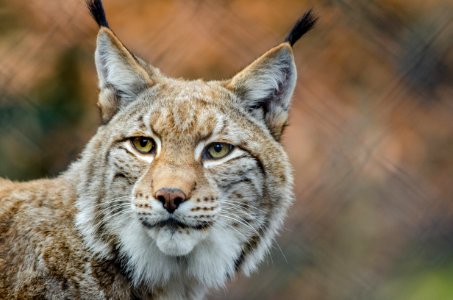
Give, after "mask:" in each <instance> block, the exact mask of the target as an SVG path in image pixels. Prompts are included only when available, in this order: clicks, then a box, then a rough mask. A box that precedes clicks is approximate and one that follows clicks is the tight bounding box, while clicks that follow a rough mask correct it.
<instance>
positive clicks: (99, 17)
mask: <svg viewBox="0 0 453 300" xmlns="http://www.w3.org/2000/svg"><path fill="white" fill-rule="evenodd" d="M86 3H87V6H88V9H89V10H90V13H91V15H92V16H93V19H94V20H95V21H96V23H98V25H99V27H107V28H109V23H108V22H107V18H106V17H105V12H104V7H103V6H102V1H101V0H87V2H86Z"/></svg>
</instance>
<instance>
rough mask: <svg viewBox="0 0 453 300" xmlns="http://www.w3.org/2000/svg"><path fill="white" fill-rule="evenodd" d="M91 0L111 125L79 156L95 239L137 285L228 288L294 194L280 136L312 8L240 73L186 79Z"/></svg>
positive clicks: (86, 231) (81, 217) (85, 226)
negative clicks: (138, 50)
mask: <svg viewBox="0 0 453 300" xmlns="http://www.w3.org/2000/svg"><path fill="white" fill-rule="evenodd" d="M89 7H90V10H91V13H92V15H93V16H94V18H95V19H96V21H97V23H98V24H99V25H100V30H99V33H98V38H97V48H96V52H95V62H96V68H97V72H98V77H99V88H100V95H99V102H98V106H99V108H100V111H101V115H102V121H103V124H102V125H101V126H100V127H99V129H98V132H97V133H96V135H95V136H94V137H93V138H92V140H91V141H90V143H89V144H88V146H87V147H86V149H85V150H84V153H83V155H82V158H81V160H80V161H79V162H78V163H77V164H76V165H77V166H81V168H83V172H82V175H80V178H79V179H78V200H77V207H78V210H79V212H78V215H77V226H78V228H79V230H80V231H81V232H82V234H83V236H84V238H85V241H86V243H87V244H88V246H89V247H91V248H92V250H93V251H94V252H95V253H96V254H97V255H98V256H100V257H102V258H108V259H115V260H117V261H118V262H120V264H121V265H122V266H123V268H124V270H125V272H128V274H129V275H130V277H131V278H132V279H133V281H134V283H135V284H140V283H146V284H149V285H151V286H158V285H163V284H166V283H167V282H169V281H170V280H174V279H175V278H177V279H178V278H179V279H184V280H189V281H194V282H198V283H199V284H201V285H204V286H218V285H221V284H223V283H224V281H225V279H226V278H229V277H231V276H232V275H234V273H235V272H236V271H239V270H242V271H244V272H245V273H249V272H250V271H252V270H254V269H255V267H256V265H257V263H259V262H260V261H261V260H262V258H263V256H264V254H265V253H266V250H268V248H269V246H270V244H271V242H272V240H273V238H274V237H275V234H276V232H277V230H278V228H279V227H280V226H281V223H282V220H283V217H284V214H285V212H286V210H287V208H288V206H289V205H290V204H291V202H292V201H293V190H292V175H291V167H290V164H289V162H288V158H287V155H286V154H285V152H284V150H283V148H282V146H281V144H280V143H279V140H280V137H281V134H282V132H283V129H284V127H285V125H286V123H287V119H288V109H289V107H290V102H291V96H292V94H293V90H294V86H295V82H296V67H295V65H294V59H293V53H292V48H291V47H292V45H293V44H294V42H295V41H296V40H297V39H298V38H299V37H300V36H301V35H302V34H303V33H304V32H306V31H308V30H309V29H310V28H311V27H312V25H313V24H314V21H315V20H314V19H313V17H312V15H311V14H310V13H307V14H306V15H305V16H304V17H303V18H302V19H301V20H300V21H299V22H298V23H297V24H296V26H295V28H294V30H293V31H292V32H291V34H290V35H289V36H288V38H287V39H286V41H285V42H284V43H282V44H280V45H278V46H276V47H274V48H272V49H271V50H269V51H268V52H266V53H265V54H264V55H262V56H261V57H259V58H258V59H257V60H255V61H254V62H253V63H252V64H250V65H249V66H248V67H246V68H245V69H243V70H242V71H241V72H239V73H238V74H237V75H235V76H233V77H232V79H229V80H225V81H202V80H196V81H186V80H181V79H172V78H168V77H166V76H164V75H163V74H162V73H161V72H160V71H159V70H158V69H157V68H155V67H153V66H150V65H148V64H147V63H145V62H144V61H143V60H142V59H140V58H138V57H137V56H135V55H134V54H132V53H131V52H130V51H129V50H128V49H127V48H126V47H125V46H124V45H123V44H122V43H121V41H120V40H119V39H118V38H117V37H116V36H115V34H114V33H113V32H112V31H111V30H110V29H109V27H108V23H107V21H106V19H105V16H104V11H103V9H102V6H101V3H100V1H96V0H94V1H90V2H89ZM76 165H75V166H76ZM75 168H76V167H74V169H75Z"/></svg>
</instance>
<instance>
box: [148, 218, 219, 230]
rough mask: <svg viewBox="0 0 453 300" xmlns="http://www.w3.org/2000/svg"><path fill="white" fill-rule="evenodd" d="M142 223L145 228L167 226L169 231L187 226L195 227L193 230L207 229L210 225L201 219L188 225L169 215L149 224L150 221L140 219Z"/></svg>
mask: <svg viewBox="0 0 453 300" xmlns="http://www.w3.org/2000/svg"><path fill="white" fill-rule="evenodd" d="M142 224H143V225H144V226H145V227H146V228H149V229H151V228H167V229H170V230H171V231H176V230H178V229H189V228H191V229H195V230H204V229H207V228H208V227H210V226H211V225H212V222H207V221H203V222H200V223H199V224H196V225H189V224H186V223H183V222H181V221H179V220H176V219H175V218H173V217H170V218H168V219H166V220H162V221H159V222H157V223H154V224H151V223H149V222H147V221H146V220H142Z"/></svg>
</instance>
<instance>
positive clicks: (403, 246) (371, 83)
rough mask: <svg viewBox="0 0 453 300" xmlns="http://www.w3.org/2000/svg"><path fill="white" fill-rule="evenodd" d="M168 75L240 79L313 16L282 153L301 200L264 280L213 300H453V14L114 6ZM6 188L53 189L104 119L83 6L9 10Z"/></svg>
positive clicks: (336, 0) (2, 59)
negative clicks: (44, 183)
mask: <svg viewBox="0 0 453 300" xmlns="http://www.w3.org/2000/svg"><path fill="white" fill-rule="evenodd" d="M104 2H105V7H106V10H107V14H108V16H109V19H110V24H111V26H112V27H113V29H114V30H115V32H116V34H117V35H118V36H119V37H120V38H121V39H122V40H123V42H124V43H125V44H126V45H127V46H128V47H129V48H130V49H132V50H133V51H135V52H136V53H137V54H139V55H140V56H142V57H144V58H146V59H147V60H148V61H149V62H151V63H152V64H153V65H155V66H157V67H159V68H160V69H161V70H162V71H163V72H164V73H166V74H168V75H171V76H174V77H185V78H188V79H195V78H205V79H224V78H229V77H231V76H232V75H233V74H235V72H237V71H239V70H240V69H241V68H242V67H244V66H246V65H247V64H248V63H250V62H251V61H252V60H253V59H255V58H256V57H258V56H259V55H260V54H262V53H264V52H265V51H266V50H267V49H269V48H270V47H272V46H274V45H276V44H278V43H280V42H281V41H282V39H283V38H284V37H285V34H286V33H287V30H288V29H289V28H291V26H292V24H293V22H294V21H295V20H296V19H297V18H298V17H299V16H300V15H301V14H302V13H303V11H304V10H305V9H307V8H313V9H314V11H315V13H316V14H317V15H318V16H319V17H320V19H319V22H318V25H317V27H316V29H315V30H313V31H312V32H310V33H309V34H308V35H307V36H306V37H304V38H303V39H302V40H301V41H300V42H299V43H298V44H297V45H296V47H295V57H296V63H297V66H298V72H299V79H298V85H297V89H296V92H295V97H294V100H293V101H294V102H293V108H292V112H291V116H290V126H289V127H288V129H287V131H286V133H285V136H284V139H283V143H284V145H285V147H286V149H287V151H288V153H289V156H290V158H291V161H292V163H293V165H294V173H295V178H296V184H295V189H296V194H297V201H296V202H295V204H294V206H293V208H292V209H291V210H290V213H289V216H288V219H287V220H286V223H285V229H284V230H283V231H282V233H281V235H280V236H279V238H278V239H277V241H276V243H275V246H274V248H273V250H272V251H271V253H270V254H269V256H268V259H267V260H266V262H265V263H264V264H263V266H262V267H261V268H260V270H259V272H258V273H257V274H254V275H253V276H252V277H250V278H244V277H242V276H239V278H236V279H235V280H233V281H232V282H231V283H229V284H228V286H227V287H226V288H225V289H221V290H219V291H216V292H213V293H211V294H210V296H209V298H210V299H453V287H452V286H451V284H450V283H451V282H453V255H452V253H453V252H452V249H453V217H452V216H453V185H452V180H453V102H452V101H453V86H452V78H453V76H452V75H453V71H452V62H453V54H452V53H453V52H452V42H451V40H452V39H451V37H452V36H453V25H452V24H453V23H452V18H451V16H452V15H453V14H452V12H453V10H452V5H451V3H449V1H447V0H438V1H425V2H423V3H421V2H420V1H414V0H411V1H403V0H396V1H394V0H383V1H359V0H320V1H308V0H307V1H300V0H282V1H245V0H236V1H227V0H223V1H201V0H199V1H195V0H192V1H183V0H174V1H163V0H155V1H145V0H133V1H120V0H109V1H107V0H106V1H104ZM0 32H1V34H0V176H3V177H8V178H11V179H15V180H26V179H27V180H28V179H33V178H38V177H42V176H46V177H51V176H55V175H57V174H58V173H60V172H61V171H63V170H64V169H65V168H66V166H67V165H68V164H69V162H70V161H72V160H74V159H75V157H76V156H77V154H78V153H80V151H81V149H82V148H83V145H84V144H85V143H86V142H87V141H88V140H89V138H90V136H92V135H93V134H94V132H95V130H96V126H97V124H98V122H99V117H98V113H97V111H96V108H95V103H96V97H97V96H96V93H97V88H96V81H97V79H96V75H95V68H94V61H93V51H94V47H95V35H96V26H95V24H94V22H93V21H92V20H90V17H89V15H88V13H87V11H86V8H85V5H84V2H83V1H81V0H64V1H63V0H58V1H45V0H28V1H25V0H19V1H8V0H0Z"/></svg>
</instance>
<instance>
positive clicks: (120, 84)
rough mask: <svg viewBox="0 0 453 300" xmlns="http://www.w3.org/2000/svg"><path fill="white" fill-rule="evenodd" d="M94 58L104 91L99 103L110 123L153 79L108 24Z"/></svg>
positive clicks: (103, 114) (105, 120) (102, 30)
mask: <svg viewBox="0 0 453 300" xmlns="http://www.w3.org/2000/svg"><path fill="white" fill-rule="evenodd" d="M95 61H96V69H97V73H98V78H99V88H100V91H101V92H100V94H99V103H98V105H99V107H100V109H101V113H102V119H103V121H104V122H107V121H108V120H110V118H111V117H112V116H113V115H114V114H115V113H116V112H117V111H118V110H119V109H120V108H121V107H122V106H125V105H127V104H128V103H130V102H132V101H134V100H135V99H136V98H137V96H138V94H140V93H141V92H142V91H144V90H145V89H146V88H148V87H150V86H151V85H152V80H151V78H150V76H149V74H148V73H147V72H146V70H145V69H144V68H143V67H142V66H141V64H140V62H139V61H138V59H137V58H135V57H134V55H133V54H132V53H130V52H129V50H127V49H126V47H124V46H123V44H122V43H121V42H120V41H119V40H118V38H117V37H116V36H115V35H114V34H113V32H112V31H111V30H110V29H108V28H105V27H101V29H100V30H99V33H98V38H97V46H96V52H95Z"/></svg>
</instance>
